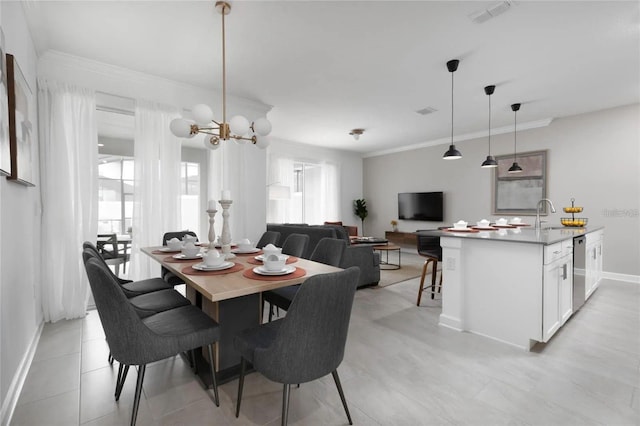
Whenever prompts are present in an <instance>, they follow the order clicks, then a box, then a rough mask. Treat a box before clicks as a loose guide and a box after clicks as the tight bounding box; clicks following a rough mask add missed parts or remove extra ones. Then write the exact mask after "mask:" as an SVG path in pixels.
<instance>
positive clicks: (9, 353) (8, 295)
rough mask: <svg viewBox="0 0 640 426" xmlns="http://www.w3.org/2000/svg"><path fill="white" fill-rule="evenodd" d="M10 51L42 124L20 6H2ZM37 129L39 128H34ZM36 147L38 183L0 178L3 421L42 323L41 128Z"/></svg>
mask: <svg viewBox="0 0 640 426" xmlns="http://www.w3.org/2000/svg"><path fill="white" fill-rule="evenodd" d="M0 22H1V23H2V30H3V31H4V36H5V50H6V52H7V53H10V54H12V55H14V56H15V59H16V61H17V63H18V64H19V66H20V69H21V70H22V72H23V74H24V75H25V78H26V79H27V82H28V84H29V86H30V88H31V91H32V92H33V97H32V103H31V105H32V106H33V109H32V110H31V111H30V114H31V115H30V119H31V121H32V122H33V123H37V113H36V62H37V58H36V52H35V48H34V45H33V42H32V40H31V37H30V35H29V32H28V30H27V25H26V22H25V19H24V15H23V11H22V5H21V3H20V2H1V3H0ZM34 127H36V126H34ZM34 136H35V137H34V139H33V141H34V145H33V146H32V150H33V151H32V152H33V153H34V157H33V161H34V164H33V167H34V170H35V174H34V178H33V183H35V184H36V187H35V188H34V187H26V186H23V185H20V184H17V183H14V182H9V181H8V180H7V179H5V178H4V177H0V236H1V238H0V397H1V401H2V412H1V417H0V423H3V424H5V421H6V416H7V414H8V412H9V411H10V410H11V409H12V406H13V405H14V404H15V402H16V400H15V399H14V397H15V398H17V393H16V391H17V390H18V389H17V388H18V387H19V386H20V381H21V380H24V376H25V375H26V373H27V369H28V368H29V362H30V356H32V355H31V354H30V352H29V351H30V350H31V349H33V343H34V340H35V339H36V338H37V336H38V335H39V331H40V328H39V327H40V325H41V323H42V311H41V309H40V299H41V297H40V294H41V292H40V273H39V270H38V268H37V261H38V260H37V257H36V256H33V254H34V253H38V252H39V250H38V243H39V241H40V192H39V174H38V171H37V164H38V147H37V140H38V139H37V127H36V128H34Z"/></svg>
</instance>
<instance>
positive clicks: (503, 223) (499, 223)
mask: <svg viewBox="0 0 640 426" xmlns="http://www.w3.org/2000/svg"><path fill="white" fill-rule="evenodd" d="M493 227H494V228H515V227H516V226H515V225H512V224H510V223H509V221H508V220H507V219H505V218H504V217H501V218H500V219H498V220H496V222H495V223H494V224H493Z"/></svg>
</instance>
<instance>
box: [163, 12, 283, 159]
mask: <svg viewBox="0 0 640 426" xmlns="http://www.w3.org/2000/svg"><path fill="white" fill-rule="evenodd" d="M216 10H217V11H218V13H220V14H221V15H222V121H220V122H218V121H216V120H214V117H213V111H212V110H211V108H209V106H208V105H205V104H198V105H195V106H194V107H193V109H192V113H193V118H194V119H195V121H194V120H186V119H184V118H176V119H174V120H172V121H171V123H170V124H169V128H170V129H171V133H173V134H174V135H176V136H177V137H179V138H192V137H194V136H195V135H197V134H200V133H202V134H204V135H205V137H204V145H205V146H206V147H207V148H209V149H217V148H218V147H219V146H220V141H229V140H234V141H235V142H237V143H246V142H251V143H252V144H254V145H256V146H258V147H259V148H265V147H266V146H267V145H268V141H267V140H266V139H264V138H260V139H259V138H258V135H259V136H267V135H268V134H269V133H271V123H270V122H269V120H267V119H266V118H259V119H257V120H256V121H254V122H253V123H250V122H249V120H247V119H246V118H245V117H243V116H241V115H236V116H234V117H232V118H231V120H229V122H227V72H226V46H225V32H224V16H225V15H228V14H229V13H230V12H231V5H230V4H229V3H227V2H226V1H217V2H216Z"/></svg>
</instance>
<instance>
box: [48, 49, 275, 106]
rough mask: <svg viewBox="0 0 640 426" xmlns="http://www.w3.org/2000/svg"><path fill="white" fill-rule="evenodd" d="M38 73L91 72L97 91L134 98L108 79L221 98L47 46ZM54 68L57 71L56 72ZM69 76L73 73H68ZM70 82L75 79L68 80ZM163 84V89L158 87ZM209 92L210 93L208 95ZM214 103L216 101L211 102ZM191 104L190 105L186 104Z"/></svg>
mask: <svg viewBox="0 0 640 426" xmlns="http://www.w3.org/2000/svg"><path fill="white" fill-rule="evenodd" d="M38 71H39V73H38V74H39V77H40V78H44V79H48V78H54V79H55V77H54V76H53V74H56V77H57V76H59V75H60V71H62V74H63V75H69V76H74V75H78V73H81V74H84V75H92V76H93V77H94V78H93V80H97V81H101V82H104V86H105V87H93V89H95V90H96V91H100V92H104V93H107V94H112V95H116V96H130V97H132V98H135V97H136V96H135V94H132V92H127V93H114V92H115V90H109V88H108V86H110V84H109V82H112V84H111V86H113V85H114V84H113V82H126V85H127V87H128V88H131V87H134V88H140V87H141V88H145V87H146V88H157V89H156V90H165V91H166V93H174V94H175V93H180V94H191V95H192V96H193V97H200V98H202V97H206V98H214V99H216V98H221V96H222V95H221V92H219V91H217V90H214V89H207V88H203V87H199V86H195V85H192V84H188V83H184V82H181V81H177V80H170V79H167V78H164V77H159V76H155V75H152V74H147V73H143V72H139V71H134V70H131V69H128V68H123V67H120V66H117V65H112V64H107V63H104V62H99V61H95V60H92V59H87V58H83V57H80V56H75V55H71V54H68V53H64V52H60V51H57V50H47V51H46V52H45V53H44V54H42V55H41V56H40V58H39V59H38ZM56 71H57V72H56ZM70 78H72V77H70ZM69 83H76V82H75V81H69ZM161 88H164V89H161ZM120 92H122V90H121V91H120ZM207 93H209V95H207ZM203 94H204V95H203ZM228 102H229V104H231V105H233V107H234V108H237V109H242V110H247V109H248V110H251V111H255V112H256V115H257V116H260V115H266V114H267V113H268V112H269V111H270V110H271V109H272V108H273V106H272V105H267V104H263V103H261V102H258V101H254V100H251V99H246V98H242V97H238V96H233V95H232V96H228ZM214 106H215V105H214ZM188 107H191V105H188ZM180 108H182V109H186V108H187V106H186V105H180Z"/></svg>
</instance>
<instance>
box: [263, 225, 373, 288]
mask: <svg viewBox="0 0 640 426" xmlns="http://www.w3.org/2000/svg"><path fill="white" fill-rule="evenodd" d="M267 231H276V232H279V233H280V239H279V240H278V244H277V245H278V246H279V247H282V243H283V242H284V240H286V239H287V237H288V236H289V235H291V234H305V235H308V236H309V246H308V247H307V250H306V251H305V252H304V254H303V255H302V257H304V258H305V259H308V258H309V257H310V256H311V253H313V250H314V249H315V247H316V245H317V244H318V241H320V240H321V239H323V238H339V239H343V240H345V241H346V242H347V249H346V250H345V252H344V255H343V256H342V262H341V263H340V267H341V268H345V269H346V268H349V267H351V266H357V267H359V268H360V281H359V282H358V287H365V286H371V285H377V284H378V281H380V253H376V252H374V251H373V249H372V248H371V246H364V245H353V246H352V245H350V243H349V235H348V234H347V231H346V230H345V228H344V227H343V226H339V225H305V224H299V223H296V224H287V223H285V224H279V223H268V224H267Z"/></svg>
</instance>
